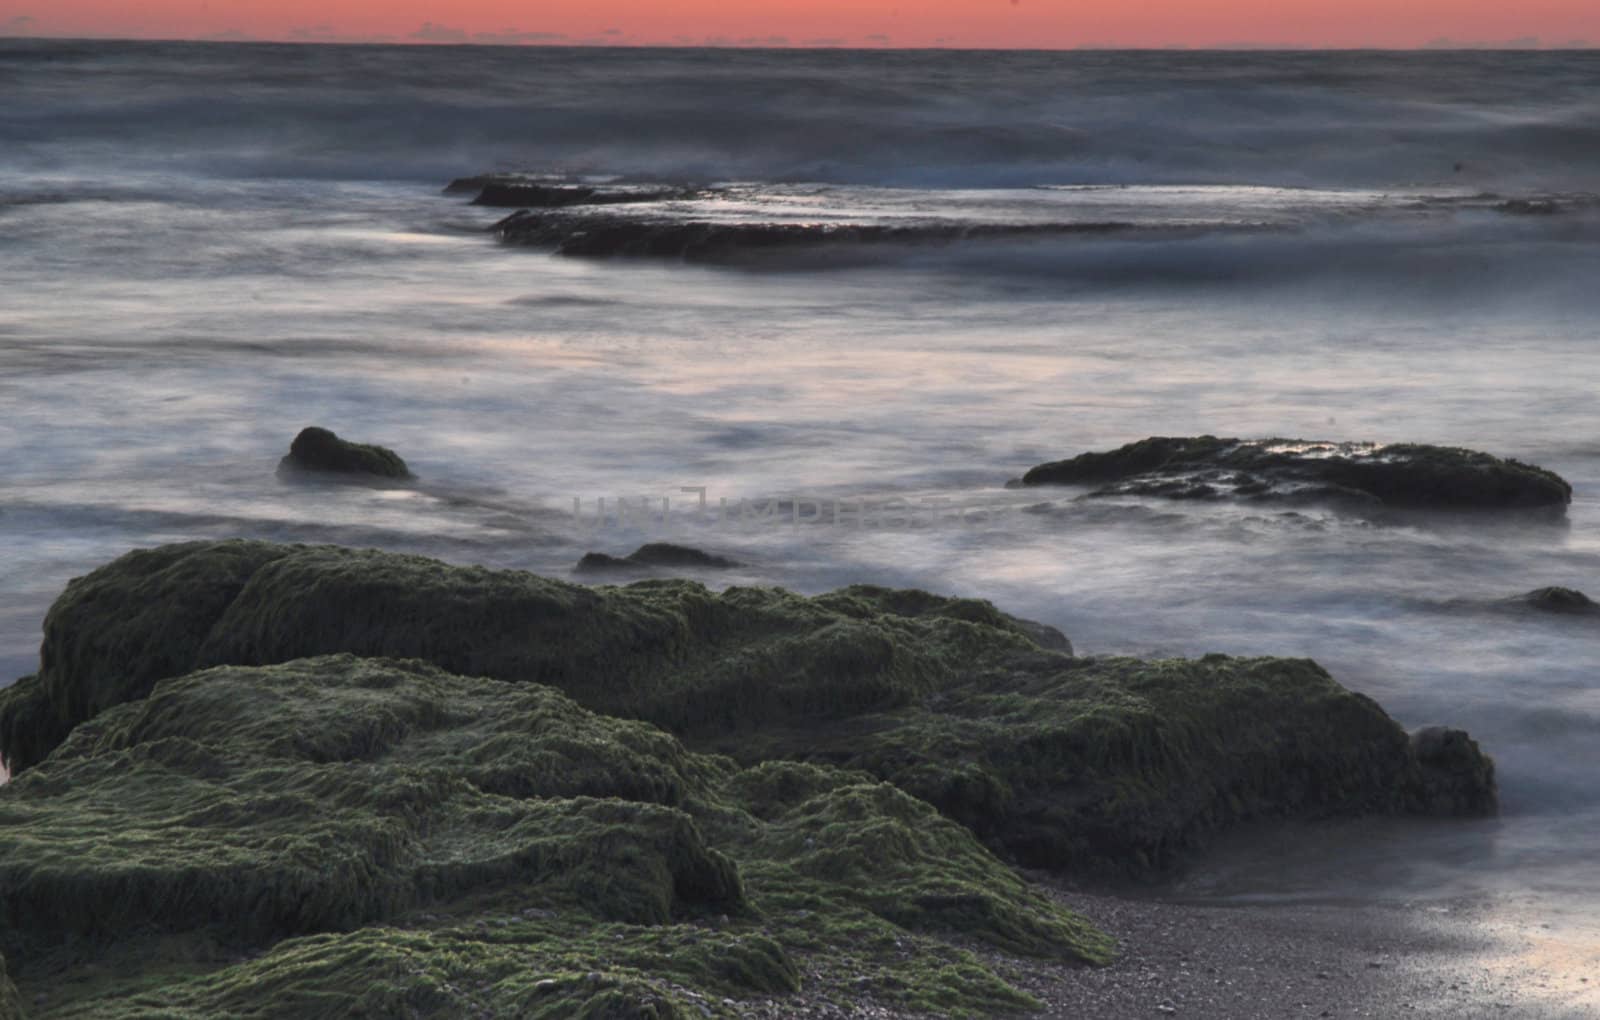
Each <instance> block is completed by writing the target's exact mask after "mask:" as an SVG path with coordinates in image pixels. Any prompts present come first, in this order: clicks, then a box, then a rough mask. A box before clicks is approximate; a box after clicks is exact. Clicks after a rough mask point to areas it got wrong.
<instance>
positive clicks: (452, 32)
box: [409, 21, 471, 43]
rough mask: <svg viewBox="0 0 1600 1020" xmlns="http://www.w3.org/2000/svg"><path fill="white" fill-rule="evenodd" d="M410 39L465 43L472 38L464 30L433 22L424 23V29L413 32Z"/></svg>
mask: <svg viewBox="0 0 1600 1020" xmlns="http://www.w3.org/2000/svg"><path fill="white" fill-rule="evenodd" d="M409 38H412V39H415V40H417V41H418V42H431V43H464V42H466V41H467V40H468V39H469V38H471V37H470V36H468V35H467V30H466V29H464V28H451V27H450V26H449V25H435V24H434V23H433V22H431V21H424V22H423V23H422V27H421V28H419V29H417V30H416V31H415V32H412V33H411V35H410V36H409Z"/></svg>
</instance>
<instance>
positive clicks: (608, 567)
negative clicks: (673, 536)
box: [577, 542, 744, 573]
mask: <svg viewBox="0 0 1600 1020" xmlns="http://www.w3.org/2000/svg"><path fill="white" fill-rule="evenodd" d="M742 566H744V564H742V563H740V562H739V561H738V560H731V559H729V558H728V557H726V556H718V555H716V554H714V553H708V552H704V551H703V550H700V549H695V548H692V547H690V546H686V545H674V544H672V543H671V542H651V543H649V544H647V545H641V546H640V547H639V548H637V549H635V550H634V551H633V552H631V553H629V554H628V555H627V556H608V555H606V554H605V553H594V552H592V553H586V554H584V557H583V559H581V560H579V561H578V566H577V570H578V571H579V572H580V573H598V572H603V571H617V570H621V571H637V570H640V569H642V568H649V567H691V568H693V567H698V568H702V569H716V570H723V569H728V568H731V567H742Z"/></svg>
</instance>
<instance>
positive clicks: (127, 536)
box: [0, 42, 1600, 937]
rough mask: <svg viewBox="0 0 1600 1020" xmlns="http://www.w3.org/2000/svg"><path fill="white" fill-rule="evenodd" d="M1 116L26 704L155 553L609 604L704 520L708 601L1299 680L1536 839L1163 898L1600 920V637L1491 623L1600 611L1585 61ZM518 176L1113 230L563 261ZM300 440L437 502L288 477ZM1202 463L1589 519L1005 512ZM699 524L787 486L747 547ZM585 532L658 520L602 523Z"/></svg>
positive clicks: (1246, 869) (364, 52)
mask: <svg viewBox="0 0 1600 1020" xmlns="http://www.w3.org/2000/svg"><path fill="white" fill-rule="evenodd" d="M0 88H3V89H4V91H5V95H6V97H7V98H6V102H5V104H4V107H3V109H0V281H3V289H0V409H3V414H0V674H3V675H4V676H5V677H7V678H10V677H16V676H19V675H22V674H24V673H27V672H30V671H31V670H32V669H33V668H34V667H35V664H36V659H37V648H38V642H39V625H40V621H41V619H42V618H43V615H44V612H45V610H46V609H47V607H48V606H49V604H50V602H51V601H52V600H53V599H54V597H55V596H56V595H57V594H58V593H59V592H60V590H61V588H62V587H63V586H64V585H65V584H66V582H67V581H68V580H69V579H70V578H72V577H75V576H78V575H81V574H83V573H85V572H87V571H89V570H91V569H93V568H94V567H96V566H98V565H100V564H102V563H104V562H106V561H108V560H110V559H112V558H114V557H116V556H118V555H120V554H121V553H123V552H125V551H127V550H128V549H130V548H134V547H140V546H150V545H155V544H158V543H163V542H173V541H180V540H186V539H198V538H221V537H232V536H245V537H257V538H267V539H273V540H279V541H305V542H340V543H347V544H358V545H371V546H379V547H383V548H388V549H395V550H403V551H408V552H418V553H424V554H428V555H432V556H438V557H441V558H444V559H447V560H452V561H457V562H464V563H467V562H470V563H486V564H493V565H498V566H506V567H518V568H526V569H531V570H535V571H538V572H541V573H546V574H550V575H553V576H558V577H570V576H571V570H572V567H573V565H574V563H575V562H576V561H577V559H578V558H579V557H580V556H581V555H582V554H583V553H584V552H586V551H590V550H599V551H604V552H610V553H613V554H623V553H626V552H628V551H629V550H631V549H632V548H634V547H635V546H636V545H638V544H639V543H640V542H642V541H646V540H649V539H650V538H654V537H670V538H673V539H675V540H678V541H684V542H688V543H689V544H694V545H698V546H701V547H704V548H707V549H711V550H713V551H717V552H723V553H726V554H729V555H733V556H735V557H737V558H738V559H740V560H742V561H743V562H744V563H746V564H747V566H745V567H744V568H741V569H739V570H736V571H734V572H732V573H731V574H729V573H721V574H716V575H707V576H705V577H703V578H702V579H703V580H705V581H706V582H707V583H708V584H712V585H717V586H721V585H726V584H779V585H784V586H787V587H791V588H795V589H798V590H801V591H805V592H820V591H824V590H828V589H831V588H833V587H837V586H839V585H842V584H847V583H853V582H875V583H881V584H891V585H907V586H918V587H923V588H928V589H931V590H934V591H938V592H944V593H951V594H960V595H967V596H978V597H983V598H988V599H992V600H994V601H995V602H996V603H997V604H999V605H1000V606H1001V607H1002V608H1004V609H1006V610H1008V611H1010V612H1013V613H1016V614H1018V615H1022V616H1026V617H1031V618H1034V619H1038V620H1041V621H1044V622H1046V623H1049V624H1052V625H1054V626H1056V627H1059V628H1060V629H1061V630H1063V631H1064V632H1066V633H1067V634H1068V635H1069V636H1070V637H1071V638H1072V640H1073V642H1074V644H1075V645H1076V647H1077V649H1078V651H1079V652H1080V653H1088V654H1107V653H1124V652H1125V653H1136V654H1141V655H1148V654H1176V655H1199V654H1203V653H1206V652H1226V653H1230V654H1238V655H1254V654H1273V655H1294V656H1307V657H1311V658H1315V659H1316V660H1318V661H1319V662H1321V663H1322V664H1323V665H1324V666H1326V667H1327V668H1328V669H1329V670H1330V671H1332V672H1333V674H1334V675H1335V676H1336V677H1337V678H1338V679H1339V680H1341V681H1342V682H1343V683H1344V684H1346V685H1347V686H1349V687H1351V688H1354V689H1356V690H1359V691H1362V692H1364V693H1367V694H1370V695H1371V696H1373V697H1374V698H1376V699H1377V700H1378V701H1380V702H1381V703H1382V704H1383V705H1384V706H1385V708H1387V709H1388V710H1389V711H1390V712H1391V714H1393V715H1394V716H1395V717H1396V718H1397V719H1399V720H1400V721H1401V722H1402V723H1403V724H1405V725H1406V726H1408V727H1413V726H1418V725H1423V724H1429V723H1448V724H1451V725H1456V726H1462V727H1464V728H1467V729H1469V730H1470V731H1471V732H1472V733H1473V735H1474V736H1475V737H1476V738H1477V739H1478V740H1480V741H1481V742H1482V743H1483V744H1484V746H1485V747H1486V749H1487V750H1489V751H1490V752H1491V753H1492V754H1493V755H1494V756H1495V758H1496V760H1497V762H1498V766H1499V775H1500V781H1501V787H1502V800H1503V812H1502V814H1501V816H1500V817H1499V818H1497V819H1494V820H1490V821H1481V822H1450V823H1418V822H1392V821H1381V822H1380V821H1364V822H1359V823H1352V824H1335V825H1323V826H1314V827H1312V828H1311V829H1309V830H1306V829H1290V830H1284V831H1277V830H1275V831H1273V832H1270V833H1253V834H1248V838H1243V837H1241V838H1240V839H1236V840H1232V841H1229V843H1228V845H1225V846H1224V847H1222V848H1220V849H1219V851H1218V852H1217V853H1215V854H1213V855H1212V856H1211V857H1209V858H1207V859H1206V860H1205V861H1202V862H1201V863H1200V864H1199V865H1198V866H1197V867H1196V869H1195V870H1194V871H1192V872H1191V873H1189V874H1188V875H1187V876H1185V878H1184V879H1183V880H1182V881H1181V882H1180V884H1179V885H1178V886H1177V888H1176V889H1175V890H1173V891H1174V892H1175V893H1176V894H1178V895H1183V896H1187V897H1195V898H1203V899H1220V900H1225V901H1235V900H1240V901H1273V900H1283V899H1299V900H1307V899H1311V900H1352V899H1353V900H1380V901H1394V900H1399V901H1408V902H1419V903H1434V902H1447V901H1451V900H1456V899H1459V898H1462V897H1468V898H1471V897H1480V898H1481V897H1487V898H1488V899H1489V900H1491V901H1492V902H1495V903H1498V904H1502V905H1503V906H1504V907H1505V909H1506V910H1508V911H1513V912H1520V913H1522V914H1525V915H1526V916H1535V917H1539V918H1541V919H1546V920H1548V921H1549V922H1550V923H1557V924H1559V925H1561V926H1565V927H1570V928H1571V929H1573V930H1575V931H1579V930H1584V926H1585V925H1587V924H1589V923H1590V922H1588V920H1587V918H1588V916H1589V915H1590V914H1592V913H1593V911H1594V910H1595V908H1596V907H1597V906H1600V891H1597V889H1596V886H1595V883H1594V881H1593V878H1594V872H1593V866H1592V862H1593V858H1594V848H1595V847H1596V845H1597V844H1600V782H1597V780H1600V741H1597V740H1596V739H1595V738H1596V736H1597V734H1600V687H1597V684H1596V681H1595V678H1594V672H1593V668H1592V667H1593V662H1594V656H1595V652H1596V650H1597V649H1600V622H1596V620H1595V619H1593V618H1586V617H1560V616H1541V615H1538V614H1532V613H1523V612H1515V611H1511V610H1508V609H1505V608H1503V607H1497V606H1496V605H1495V603H1496V602H1497V601H1498V600H1503V599H1506V598H1509V597H1512V596H1515V595H1518V594H1520V593H1522V592H1526V591H1528V590H1530V589H1533V588H1537V587H1541V586H1545V585H1566V586H1571V587H1575V588H1579V589H1586V590H1588V591H1589V592H1590V593H1591V594H1596V595H1600V590H1597V589H1600V500H1597V497H1596V493H1597V492H1600V432H1597V430H1596V421H1597V417H1596V407H1595V394H1596V392H1597V390H1600V356H1597V353H1596V351H1595V344H1596V342H1597V340H1600V337H1597V333H1596V325H1595V324H1596V321H1597V313H1600V288H1596V286H1595V281H1596V280H1600V205H1597V204H1596V201H1595V199H1594V196H1593V195H1592V194H1590V192H1592V191H1593V190H1596V189H1597V188H1600V185H1597V184H1596V181H1597V179H1600V176H1597V175H1600V54H1515V55H1508V54H1475V55H1459V54H1438V55H1388V56H1384V55H1375V54H1365V55H1362V54H1342V55H1341V54H1323V55H1304V54H1302V55H1275V54H1260V55H1242V54H1217V55H1203V54H1190V55H1181V56H1180V55H1162V54H1056V55H1043V54H1016V55H996V54H988V55H984V54H953V53H950V54H946V53H924V54H895V55H882V54H871V55H869V54H842V53H768V54H759V53H742V54H730V53H720V52H680V53H667V52H650V51H639V52H629V51H593V50H591V51H563V50H481V49H464V50H458V49H443V50H404V51H402V50H391V49H386V48H382V47H372V48H341V47H316V48H305V47H301V48H293V47H273V46H223V45H211V46H200V45H152V44H145V45H135V44H69V43H20V42H4V43H0ZM497 169H502V170H503V169H515V170H526V171H530V172H535V173H539V174H549V175H555V176H559V177H562V178H564V179H586V180H590V179H607V178H610V177H620V178H622V179H627V180H640V181H663V182H670V183H696V184H710V183H720V184H725V185H728V186H729V189H728V190H727V191H726V192H724V193H722V195H721V197H717V198H713V199H707V200H704V201H702V202H701V203H700V204H699V205H698V206H696V205H695V204H694V203H689V206H688V207H674V208H667V209H665V210H658V211H659V212H663V213H664V214H666V215H681V216H685V217H691V216H694V217H723V218H732V219H745V220H755V221H766V220H784V221H788V222H820V221H829V220H832V221H839V222H887V221H891V220H892V221H897V222H906V221H917V222H922V221H926V222H941V223H949V222H955V223H977V222H1001V223H1027V222H1040V221H1043V220H1048V221H1050V222H1063V223H1070V222H1083V223H1106V222H1115V223H1118V224H1123V225H1126V226H1128V227H1129V228H1130V229H1128V230H1126V231H1122V232H1117V233H1110V234H1105V235H1098V234H1097V235H1092V236H1091V235H1064V236H1061V237H1056V238H1053V239H1035V240H1029V241H1016V240H1013V241H973V242H969V243H965V244H953V245H941V246H911V247H903V248H897V247H893V246H889V247H885V248H873V249H871V250H867V249H861V250H852V251H841V252H833V253H824V254H822V255H819V254H818V253H817V252H809V253H806V254H804V255H803V256H797V257H795V258H793V259H789V258H785V257H783V256H782V255H778V256H773V257H763V258H758V259H752V260H750V261H748V262H737V261H736V262H733V263H731V264H717V265H691V264H684V263H682V262H678V261H665V260H647V259H617V260H585V259H577V258H562V257H558V256H555V255H552V254H550V253H549V252H547V251H541V250H536V249H522V248H515V247H508V246H503V245H500V244H497V243H496V242H495V240H494V239H493V238H492V236H491V235H490V234H488V233H487V232H486V228H487V227H488V226H489V225H490V224H492V223H493V222H495V221H496V220H497V219H498V218H499V217H500V216H501V215H503V214H504V213H505V212H506V210H493V209H484V208H478V207H474V206H471V205H469V204H468V203H467V200H466V198H464V197H462V196H446V195H443V194H441V188H442V186H443V185H444V184H445V183H446V182H447V181H448V180H450V179H451V178H452V177H455V176H458V175H464V174H470V173H477V172H482V171H489V170H497ZM1512 200H1524V201H1532V202H1536V203H1542V204H1541V205H1540V206H1539V208H1540V211H1539V212H1538V213H1536V214H1524V213H1519V212H1517V211H1515V210H1516V208H1517V207H1516V206H1515V205H1513V206H1510V207H1507V206H1506V204H1505V203H1506V202H1508V201H1512ZM310 424H320V425H324V426H327V427H330V428H333V429H335V430H336V431H338V432H339V433H340V434H342V435H347V436H349V437H351V438H355V439H359V440H365V441H372V442H380V443H383V444H384V445H387V446H390V447H392V448H394V449H395V450H397V451H398V452H400V453H401V454H402V455H403V456H404V457H405V458H406V459H407V461H408V462H409V464H410V465H411V467H412V469H413V470H414V471H415V472H416V474H417V475H418V476H419V479H420V481H419V482H418V484H417V485H416V486H414V487H406V488H393V489H382V488H362V487H354V488H352V487H340V486H332V487H318V486H302V485H287V484H284V483H283V482H281V481H280V480H279V479H278V478H277V477H276V476H275V474H274V467H275V465H276V462H277V459H278V458H279V457H280V456H281V455H282V454H283V453H284V451H285V450H286V448H287V446H288V443H289V440H290V439H291V438H292V437H293V436H294V434H295V433H296V432H297V431H298V430H299V429H300V428H301V427H303V426H306V425H310ZM1201 433H1212V434H1217V435H1239V436H1295V437H1306V438H1328V439H1354V440H1374V441H1380V442H1395V441H1417V442H1433V443H1444V444H1450V445H1460V446H1467V447H1471V448H1475V449H1482V450H1486V451H1489V452H1492V453H1495V454H1498V455H1502V456H1512V457H1516V458H1518V459H1522V460H1526V461H1530V462H1533V463H1536V464H1539V465H1542V466H1544V467H1547V468H1550V469H1552V470H1554V471H1557V472H1559V473H1560V474H1562V475H1563V476H1564V477H1565V478H1567V479H1568V480H1569V481H1570V482H1572V484H1573V486H1574V489H1575V496H1574V500H1573V503H1572V506H1571V507H1570V509H1569V512H1568V513H1567V515H1566V517H1565V519H1564V520H1560V521H1551V520H1548V519H1539V520H1532V519H1521V518H1511V519H1502V518H1492V517H1481V516H1478V517H1464V518H1443V519H1440V518H1427V517H1406V518H1370V517H1360V516H1354V515H1351V514H1350V513H1348V512H1336V511H1334V510H1331V509H1328V508H1318V507H1314V506H1308V507H1296V508H1294V509H1293V510H1292V511H1291V510H1288V509H1286V508H1281V507H1272V506H1265V507H1264V506H1262V505H1242V504H1223V503H1187V502H1186V503H1177V502H1162V501H1157V500H1149V501H1140V500H1133V499H1125V500H1080V499H1077V498H1076V497H1078V496H1079V495H1081V492H1080V491H1074V490H1069V489H1061V490H1029V491H1026V492H1020V491H1016V490H1009V489H1007V488H1006V487H1005V482H1006V481H1007V480H1008V479H1011V478H1014V477H1016V476H1018V475H1020V474H1021V473H1022V472H1023V471H1025V470H1026V469H1027V468H1029V467H1030V466H1032V465H1034V464H1037V463H1040V462H1041V461H1046V460H1053V459H1058V458H1061V457H1066V456H1070V455H1073V454H1076V453H1079V452H1082V451H1085V450H1091V449H1104V448H1109V447H1113V446H1116V445H1119V444H1121V443H1123V442H1127V441H1131V440H1134V439H1138V438H1141V437H1144V436H1149V435H1191V434H1201ZM702 490H703V492H704V494H705V497H706V499H707V501H708V505H709V506H710V507H711V508H713V509H715V508H716V507H717V506H718V505H720V501H721V500H723V499H726V500H727V501H728V502H729V504H730V505H732V506H734V507H737V506H738V505H739V503H740V501H741V500H743V501H746V502H747V504H753V505H761V506H765V505H766V504H767V503H768V501H771V500H774V499H779V500H785V499H786V500H790V501H792V502H790V503H783V504H782V505H781V510H782V516H780V517H779V518H778V519H775V520H764V521H757V522H753V523H752V522H748V521H746V522H742V523H741V521H740V520H739V518H738V515H737V514H735V515H734V518H733V519H732V520H728V519H723V520H721V521H718V520H716V519H714V517H715V515H713V514H700V513H696V512H695V511H697V509H698V505H699V504H698V500H699V498H700V493H701V491H702ZM601 498H605V499H606V500H607V501H608V505H609V506H610V507H612V508H613V509H612V513H613V514H614V513H615V507H616V505H617V501H618V500H619V499H620V500H626V501H629V502H630V503H631V504H632V505H635V506H642V505H643V501H645V500H649V501H651V503H650V505H651V507H652V508H653V510H654V511H655V512H656V514H657V520H659V509H660V505H661V500H662V499H667V500H669V501H670V504H669V505H670V508H671V509H670V511H669V513H668V515H667V519H666V520H667V523H666V525H664V526H652V525H650V524H649V523H648V522H641V521H640V520H639V519H638V518H637V517H635V518H634V519H633V520H632V522H631V523H629V524H627V525H622V524H619V523H616V522H615V520H614V519H608V520H607V521H606V522H605V523H604V524H599V523H597V520H598V517H597V511H598V506H599V504H598V501H599V500H600V499H601ZM797 498H798V503H799V505H800V506H801V507H802V508H803V512H801V513H800V514H799V516H800V517H801V518H802V521H800V522H798V523H797V522H795V520H794V519H793V518H794V516H795V515H794V514H792V513H790V511H791V510H792V509H794V503H793V501H796V500H797ZM575 500H576V501H577V514H576V515H575V514H574V501H575ZM893 500H899V501H900V502H898V503H894V502H891V501H893ZM830 501H844V502H845V504H846V505H848V506H853V507H860V506H875V507H878V508H880V509H883V508H889V509H884V512H883V513H881V514H879V515H878V517H877V519H875V520H874V519H869V520H862V519H860V518H859V517H856V518H851V517H849V516H847V517H846V518H845V519H844V520H843V521H839V522H835V521H833V520H831V519H830V518H829V516H828V513H827V511H826V509H825V508H826V507H827V506H828V505H829V502H830ZM835 505H837V502H835ZM952 506H953V507H956V508H958V509H960V508H964V509H965V510H966V511H967V512H966V513H964V514H950V513H940V514H934V513H926V514H924V513H907V512H906V511H905V508H906V507H916V508H929V507H940V508H945V509H948V508H950V507H952ZM895 507H898V508H900V509H898V510H895V509H893V508H895ZM869 516H870V515H869ZM813 518H821V519H820V520H819V519H813ZM1589 935H1590V936H1591V937H1592V936H1593V935H1594V933H1593V932H1589Z"/></svg>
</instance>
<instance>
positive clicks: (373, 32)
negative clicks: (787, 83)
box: [0, 0, 1600, 48]
mask: <svg viewBox="0 0 1600 1020" xmlns="http://www.w3.org/2000/svg"><path fill="white" fill-rule="evenodd" d="M0 35H7V36H82V37H112V38H147V39H218V38H221V39H261V40H280V41H306V42H415V43H452V42H486V43H521V44H539V43H557V44H559V43H578V44H601V43H609V44H623V45H704V44H720V45H747V46H750V45H772V46H808V45H810V46H819V45H829V46H838V45H847V46H895V47H916V46H961V47H1001V48H1014V47H1024V48H1072V47H1081V46H1126V47H1166V46H1190V47H1207V46H1213V47H1215V46H1221V47H1231V46H1272V45H1278V46H1292V47H1300V46H1306V47H1353V46H1372V47H1397V48H1409V47H1420V46H1430V45H1432V46H1445V45H1460V46H1509V47H1534V46H1546V47H1574V46H1578V47H1588V46H1592V45H1595V44H1596V43H1597V42H1600V2H1597V0H1535V2H1530V3H1517V4H1506V3H1500V2H1492V3H1491V2H1484V0H1411V2H1405V3H1399V2H1396V0H1078V2H1068V0H866V2H862V0H763V2H759V3H746V4H730V3H727V2H723V0H539V2H527V0H451V2H442V0H342V2H341V0H333V2H318V0H0Z"/></svg>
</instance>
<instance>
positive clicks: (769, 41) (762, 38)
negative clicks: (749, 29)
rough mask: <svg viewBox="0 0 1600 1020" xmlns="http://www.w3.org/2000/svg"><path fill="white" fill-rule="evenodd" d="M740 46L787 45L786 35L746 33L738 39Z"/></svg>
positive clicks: (787, 38)
mask: <svg viewBox="0 0 1600 1020" xmlns="http://www.w3.org/2000/svg"><path fill="white" fill-rule="evenodd" d="M739 45H740V46H756V47H779V46H787V45H789V37H788V36H786V35H748V36H745V37H744V38H743V39H740V40H739Z"/></svg>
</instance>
